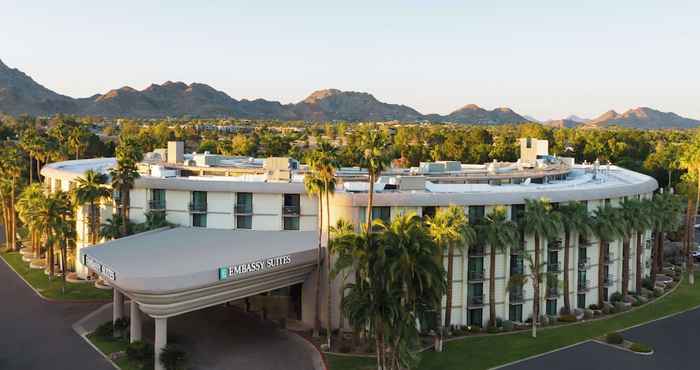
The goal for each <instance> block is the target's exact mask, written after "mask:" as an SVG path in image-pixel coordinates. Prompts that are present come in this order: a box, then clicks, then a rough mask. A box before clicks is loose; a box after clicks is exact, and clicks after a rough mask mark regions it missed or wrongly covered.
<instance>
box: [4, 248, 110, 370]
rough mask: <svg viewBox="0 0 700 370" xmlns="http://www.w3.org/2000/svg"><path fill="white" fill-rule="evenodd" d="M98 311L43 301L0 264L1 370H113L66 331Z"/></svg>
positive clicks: (86, 305)
mask: <svg viewBox="0 0 700 370" xmlns="http://www.w3.org/2000/svg"><path fill="white" fill-rule="evenodd" d="M99 306H100V304H92V303H53V302H47V301H44V300H43V299H41V298H39V297H38V296H37V295H36V293H34V291H33V290H31V289H30V288H29V287H27V285H26V284H25V283H24V281H22V280H21V279H20V278H19V277H18V276H17V274H15V272H14V271H12V270H11V269H10V268H9V267H8V266H7V264H5V262H4V261H0V369H2V370H34V369H51V370H80V369H86V370H114V368H113V367H112V366H111V365H110V364H109V362H107V360H105V359H104V358H103V357H102V355H100V354H99V353H98V352H97V351H95V350H94V349H93V348H92V347H91V346H90V345H88V344H87V343H86V342H85V341H84V340H83V339H82V338H81V337H80V336H78V334H76V333H75V332H74V331H73V329H72V328H71V325H72V324H73V323H74V322H76V321H78V320H79V319H81V318H82V317H84V316H85V315H87V314H88V313H90V312H91V311H94V310H95V309H96V308H97V307H99Z"/></svg>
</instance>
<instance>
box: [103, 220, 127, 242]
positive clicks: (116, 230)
mask: <svg viewBox="0 0 700 370" xmlns="http://www.w3.org/2000/svg"><path fill="white" fill-rule="evenodd" d="M122 230H123V228H122V218H121V216H119V215H114V216H112V218H109V219H107V220H105V223H103V224H102V225H101V226H100V237H101V238H104V239H106V240H113V239H118V238H119V237H120V236H121V235H122Z"/></svg>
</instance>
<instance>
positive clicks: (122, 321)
mask: <svg viewBox="0 0 700 370" xmlns="http://www.w3.org/2000/svg"><path fill="white" fill-rule="evenodd" d="M128 327H129V318H128V317H121V318H118V319H117V320H116V321H114V330H115V331H122V330H126V329H127V328H128Z"/></svg>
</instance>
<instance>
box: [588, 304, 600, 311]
mask: <svg viewBox="0 0 700 370" xmlns="http://www.w3.org/2000/svg"><path fill="white" fill-rule="evenodd" d="M588 308H589V309H591V310H597V309H598V305H597V304H595V303H593V304H590V305H589V306H588Z"/></svg>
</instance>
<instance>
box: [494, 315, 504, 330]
mask: <svg viewBox="0 0 700 370" xmlns="http://www.w3.org/2000/svg"><path fill="white" fill-rule="evenodd" d="M496 327H497V328H500V327H503V319H502V318H500V317H496Z"/></svg>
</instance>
